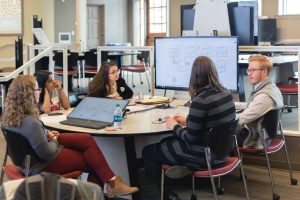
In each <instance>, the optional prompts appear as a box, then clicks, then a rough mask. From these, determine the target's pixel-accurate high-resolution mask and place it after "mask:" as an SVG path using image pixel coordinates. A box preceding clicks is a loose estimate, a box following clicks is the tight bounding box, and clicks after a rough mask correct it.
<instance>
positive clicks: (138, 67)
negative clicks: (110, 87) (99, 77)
mask: <svg viewBox="0 0 300 200" xmlns="http://www.w3.org/2000/svg"><path fill="white" fill-rule="evenodd" d="M121 69H122V70H124V71H129V72H145V66H144V65H142V64H140V65H139V64H136V65H129V66H122V67H121Z"/></svg>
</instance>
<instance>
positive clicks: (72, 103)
mask: <svg viewBox="0 0 300 200" xmlns="http://www.w3.org/2000/svg"><path fill="white" fill-rule="evenodd" d="M69 102H70V106H71V108H74V107H76V106H77V105H78V104H79V102H80V100H79V98H78V95H77V94H74V95H70V96H69Z"/></svg>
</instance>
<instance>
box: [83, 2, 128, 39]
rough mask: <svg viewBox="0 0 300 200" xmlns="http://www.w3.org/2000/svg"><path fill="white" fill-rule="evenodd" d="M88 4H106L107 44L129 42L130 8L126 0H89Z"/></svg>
mask: <svg viewBox="0 0 300 200" xmlns="http://www.w3.org/2000/svg"><path fill="white" fill-rule="evenodd" d="M87 4H91V5H104V9H105V44H107V43H110V42H128V41H129V39H128V30H129V29H128V10H127V6H128V5H127V1H124V0H87Z"/></svg>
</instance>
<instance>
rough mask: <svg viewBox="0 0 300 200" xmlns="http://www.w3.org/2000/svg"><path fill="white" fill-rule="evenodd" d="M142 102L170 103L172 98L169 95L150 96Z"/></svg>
mask: <svg viewBox="0 0 300 200" xmlns="http://www.w3.org/2000/svg"><path fill="white" fill-rule="evenodd" d="M141 103H142V104H159V103H170V100H169V98H168V97H162V96H150V97H145V98H144V99H143V100H142V101H141Z"/></svg>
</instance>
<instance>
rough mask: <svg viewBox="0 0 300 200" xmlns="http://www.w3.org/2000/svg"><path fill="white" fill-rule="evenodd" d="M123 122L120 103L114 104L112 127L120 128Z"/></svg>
mask: <svg viewBox="0 0 300 200" xmlns="http://www.w3.org/2000/svg"><path fill="white" fill-rule="evenodd" d="M122 122H123V111H122V109H121V107H120V104H119V103H117V104H116V108H115V112H114V128H116V129H118V130H120V129H122Z"/></svg>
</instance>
